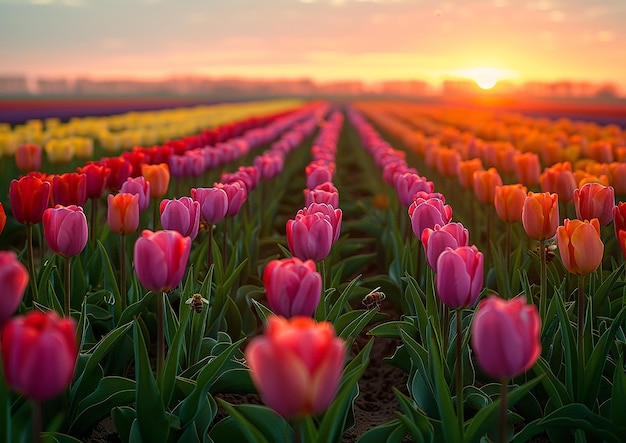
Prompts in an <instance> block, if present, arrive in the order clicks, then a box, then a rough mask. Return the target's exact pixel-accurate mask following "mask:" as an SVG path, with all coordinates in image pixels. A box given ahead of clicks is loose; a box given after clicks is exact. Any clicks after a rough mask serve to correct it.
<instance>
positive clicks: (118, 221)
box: [107, 192, 139, 235]
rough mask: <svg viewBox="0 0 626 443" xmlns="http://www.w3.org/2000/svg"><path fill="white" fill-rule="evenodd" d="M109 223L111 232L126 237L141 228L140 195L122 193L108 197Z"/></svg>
mask: <svg viewBox="0 0 626 443" xmlns="http://www.w3.org/2000/svg"><path fill="white" fill-rule="evenodd" d="M107 203H108V210H107V222H108V224H109V229H110V230H111V232H115V233H116V234H119V235H126V234H129V233H131V232H133V231H136V230H137V228H138V227H139V195H138V194H130V193H127V192H120V193H119V194H117V195H115V196H114V195H112V194H109V196H108V197H107Z"/></svg>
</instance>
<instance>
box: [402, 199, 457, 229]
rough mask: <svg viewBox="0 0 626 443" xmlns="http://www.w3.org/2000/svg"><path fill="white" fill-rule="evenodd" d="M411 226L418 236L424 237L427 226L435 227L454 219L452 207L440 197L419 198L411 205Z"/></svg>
mask: <svg viewBox="0 0 626 443" xmlns="http://www.w3.org/2000/svg"><path fill="white" fill-rule="evenodd" d="M408 213H409V217H411V228H412V229H413V233H414V234H415V236H416V237H417V238H422V231H424V229H426V228H430V229H434V227H435V225H439V226H443V225H445V224H447V223H448V222H449V221H450V219H452V208H451V207H450V206H449V205H446V204H445V203H444V202H443V200H441V199H439V198H429V199H423V198H417V199H416V200H415V201H414V202H413V203H411V205H410V206H409V210H408Z"/></svg>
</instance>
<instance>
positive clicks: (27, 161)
mask: <svg viewBox="0 0 626 443" xmlns="http://www.w3.org/2000/svg"><path fill="white" fill-rule="evenodd" d="M15 164H16V165H17V167H18V168H19V169H20V170H22V171H25V172H29V171H36V170H38V169H39V168H41V146H39V145H37V144H35V143H26V144H23V145H20V146H19V147H18V148H17V151H15Z"/></svg>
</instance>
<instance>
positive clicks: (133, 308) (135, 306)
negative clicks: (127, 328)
mask: <svg viewBox="0 0 626 443" xmlns="http://www.w3.org/2000/svg"><path fill="white" fill-rule="evenodd" d="M156 295H157V294H156V293H155V292H152V291H149V292H148V293H146V295H144V296H143V297H142V298H141V299H139V300H138V301H136V302H135V303H132V304H131V305H129V306H128V307H127V308H126V309H124V312H122V314H121V316H119V317H118V318H119V320H118V322H117V324H118V325H123V324H126V323H128V322H132V321H133V319H134V318H135V317H139V315H140V314H141V313H142V312H146V311H147V310H148V308H147V306H148V305H150V304H152V303H153V302H154V297H155V296H156ZM116 304H117V303H116Z"/></svg>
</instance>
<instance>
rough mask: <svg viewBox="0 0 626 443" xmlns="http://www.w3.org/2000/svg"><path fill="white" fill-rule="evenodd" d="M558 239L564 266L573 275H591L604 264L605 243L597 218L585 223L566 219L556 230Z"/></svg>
mask: <svg viewBox="0 0 626 443" xmlns="http://www.w3.org/2000/svg"><path fill="white" fill-rule="evenodd" d="M556 238H557V242H558V245H559V252H560V253H561V260H562V261H563V266H565V268H566V269H567V270H568V271H569V272H571V273H572V274H576V275H587V274H590V273H592V272H593V271H595V270H596V269H597V268H598V266H599V265H600V263H601V262H602V256H603V254H604V243H602V240H601V239H600V223H599V222H598V219H597V218H594V219H592V220H591V221H588V220H585V221H584V222H583V221H580V220H569V219H567V218H566V219H565V221H564V222H563V226H559V227H558V229H557V230H556Z"/></svg>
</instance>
